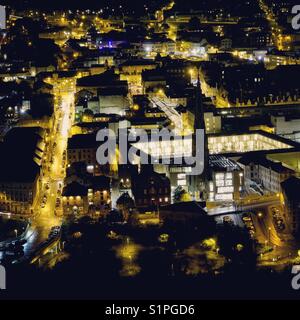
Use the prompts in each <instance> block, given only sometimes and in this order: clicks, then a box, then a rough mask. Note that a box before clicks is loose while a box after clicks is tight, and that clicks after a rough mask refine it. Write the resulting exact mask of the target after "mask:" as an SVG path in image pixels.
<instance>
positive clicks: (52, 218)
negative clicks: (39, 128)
mask: <svg viewBox="0 0 300 320" xmlns="http://www.w3.org/2000/svg"><path fill="white" fill-rule="evenodd" d="M52 84H53V86H54V96H55V101H57V104H56V105H55V119H56V121H55V123H54V126H53V129H52V132H50V134H49V143H48V147H47V149H46V155H45V161H44V163H43V164H42V174H41V177H42V179H41V186H42V187H41V192H40V194H39V197H38V199H37V201H35V207H34V216H33V217H32V219H31V227H30V228H29V230H28V234H27V236H26V239H27V243H26V244H25V246H24V254H25V256H26V255H30V254H32V252H34V251H35V249H36V248H37V247H38V245H39V244H40V243H41V242H43V241H45V240H46V239H47V238H48V235H49V232H50V230H51V228H52V227H53V226H57V225H61V223H62V218H61V215H59V213H60V212H59V211H60V209H58V208H56V201H57V199H58V198H61V192H60V193H59V194H58V190H59V189H62V187H63V181H64V177H65V171H66V170H65V168H66V161H64V160H63V153H64V151H65V150H66V149H67V143H68V134H69V130H70V128H71V126H72V121H73V119H74V93H75V81H74V80H73V79H69V80H67V79H66V80H64V81H60V82H59V83H52ZM55 144H56V146H55ZM51 158H52V160H53V161H52V162H51ZM49 159H50V160H49ZM47 185H48V187H47ZM45 196H46V197H47V201H46V203H45V206H44V207H43V205H42V203H43V199H44V197H45ZM60 200H61V199H60Z"/></svg>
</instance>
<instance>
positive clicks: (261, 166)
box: [238, 153, 296, 193]
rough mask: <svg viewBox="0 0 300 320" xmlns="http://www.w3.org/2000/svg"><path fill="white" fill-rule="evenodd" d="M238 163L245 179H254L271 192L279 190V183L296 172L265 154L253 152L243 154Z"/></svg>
mask: <svg viewBox="0 0 300 320" xmlns="http://www.w3.org/2000/svg"><path fill="white" fill-rule="evenodd" d="M238 163H239V164H240V165H241V167H242V168H243V170H244V174H245V179H248V180H250V181H254V182H256V183H258V184H259V185H261V186H262V188H264V189H265V190H267V191H269V192H273V193H279V192H281V183H282V182H283V181H284V180H286V179H288V178H289V177H290V176H292V175H295V173H296V172H295V171H294V170H292V169H290V168H288V167H286V166H284V165H283V164H282V163H281V162H275V161H271V160H269V159H267V158H266V156H263V155H258V154H254V153H248V154H246V155H244V156H243V157H242V158H240V159H239V160H238Z"/></svg>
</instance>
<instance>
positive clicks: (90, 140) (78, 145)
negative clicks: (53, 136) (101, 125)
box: [68, 133, 97, 149]
mask: <svg viewBox="0 0 300 320" xmlns="http://www.w3.org/2000/svg"><path fill="white" fill-rule="evenodd" d="M96 147H97V141H96V135H95V134H94V133H91V134H76V135H74V136H73V137H72V138H70V139H69V140H68V149H90V148H96Z"/></svg>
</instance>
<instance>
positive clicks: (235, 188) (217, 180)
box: [208, 156, 244, 202]
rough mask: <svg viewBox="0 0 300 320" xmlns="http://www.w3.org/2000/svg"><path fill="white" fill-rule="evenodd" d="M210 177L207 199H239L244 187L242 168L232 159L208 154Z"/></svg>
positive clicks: (219, 200) (220, 200) (217, 200)
mask: <svg viewBox="0 0 300 320" xmlns="http://www.w3.org/2000/svg"><path fill="white" fill-rule="evenodd" d="M209 167H210V170H211V172H212V174H211V175H212V179H211V181H210V182H209V197H208V199H209V201H211V202H226V201H228V202H230V201H234V200H239V199H240V198H241V192H242V191H243V187H244V174H243V170H242V169H241V168H240V167H239V166H238V165H237V164H236V163H235V162H234V161H232V160H230V159H227V158H225V157H222V156H210V157H209Z"/></svg>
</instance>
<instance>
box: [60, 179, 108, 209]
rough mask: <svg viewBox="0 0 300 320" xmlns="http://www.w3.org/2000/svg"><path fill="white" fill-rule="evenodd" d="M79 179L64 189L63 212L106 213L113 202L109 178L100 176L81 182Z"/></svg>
mask: <svg viewBox="0 0 300 320" xmlns="http://www.w3.org/2000/svg"><path fill="white" fill-rule="evenodd" d="M77 179H78V180H81V179H80V178H77ZM78 180H74V181H73V182H71V183H69V184H67V185H66V186H65V188H64V189H63V192H62V196H63V198H62V208H63V213H64V214H65V215H69V214H73V213H74V214H78V215H85V214H90V213H98V214H99V213H102V214H103V213H106V212H107V211H108V209H109V208H110V203H111V196H110V185H109V178H106V177H103V176H99V177H90V179H88V180H82V181H81V182H78Z"/></svg>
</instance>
